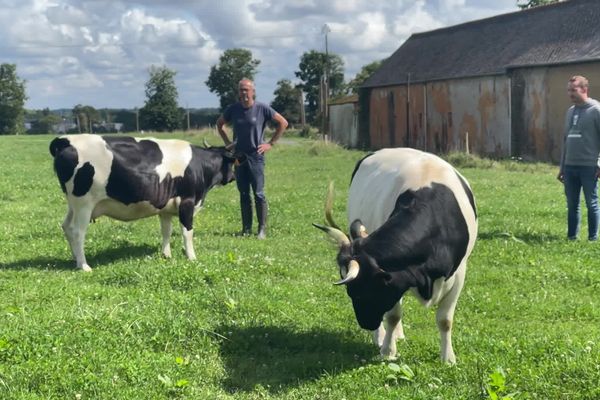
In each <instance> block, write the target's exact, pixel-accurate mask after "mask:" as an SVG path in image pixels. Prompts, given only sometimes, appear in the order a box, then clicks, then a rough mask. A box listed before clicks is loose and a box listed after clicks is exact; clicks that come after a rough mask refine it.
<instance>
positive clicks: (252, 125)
mask: <svg viewBox="0 0 600 400" xmlns="http://www.w3.org/2000/svg"><path fill="white" fill-rule="evenodd" d="M275 113H276V111H275V110H273V109H272V108H271V107H269V106H268V105H266V104H264V103H260V102H258V101H255V102H254V104H253V105H252V106H251V107H250V108H244V107H243V106H242V104H241V103H235V104H232V105H230V106H229V107H227V109H225V112H224V113H223V118H224V119H225V121H227V122H228V123H230V124H231V125H232V127H233V141H234V142H236V145H235V149H236V150H237V151H241V152H242V153H246V154H253V153H256V149H257V148H258V146H259V145H260V144H262V143H263V141H264V136H265V127H266V125H267V122H268V121H271V120H272V119H273V117H274V116H275Z"/></svg>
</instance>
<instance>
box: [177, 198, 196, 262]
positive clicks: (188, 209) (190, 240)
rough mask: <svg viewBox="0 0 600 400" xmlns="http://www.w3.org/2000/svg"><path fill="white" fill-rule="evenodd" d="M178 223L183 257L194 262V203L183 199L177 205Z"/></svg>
mask: <svg viewBox="0 0 600 400" xmlns="http://www.w3.org/2000/svg"><path fill="white" fill-rule="evenodd" d="M179 222H180V223H181V235H182V236H183V247H184V249H185V255H186V256H187V258H188V259H189V260H195V259H196V252H195V251H194V201H193V200H192V199H185V200H183V201H182V202H181V204H179Z"/></svg>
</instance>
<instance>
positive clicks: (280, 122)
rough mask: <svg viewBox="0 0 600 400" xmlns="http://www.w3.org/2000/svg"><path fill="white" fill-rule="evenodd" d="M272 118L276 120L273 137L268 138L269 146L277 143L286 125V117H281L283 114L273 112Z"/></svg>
mask: <svg viewBox="0 0 600 400" xmlns="http://www.w3.org/2000/svg"><path fill="white" fill-rule="evenodd" d="M273 120H275V121H277V129H275V133H274V134H273V137H272V138H271V140H269V144H270V145H271V146H273V145H274V144H275V143H277V141H278V140H279V138H280V137H281V135H283V131H285V130H286V128H287V127H288V122H287V119H285V118H283V115H281V114H279V113H275V115H274V116H273Z"/></svg>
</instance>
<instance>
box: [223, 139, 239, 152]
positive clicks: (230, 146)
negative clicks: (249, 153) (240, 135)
mask: <svg viewBox="0 0 600 400" xmlns="http://www.w3.org/2000/svg"><path fill="white" fill-rule="evenodd" d="M236 144H237V140H236V141H235V142H231V143H229V144H228V145H227V146H225V150H228V151H234V150H235V145H236Z"/></svg>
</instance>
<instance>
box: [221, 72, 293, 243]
mask: <svg viewBox="0 0 600 400" xmlns="http://www.w3.org/2000/svg"><path fill="white" fill-rule="evenodd" d="M238 89H239V98H240V101H239V102H237V103H235V104H232V105H230V106H229V107H227V108H226V109H225V112H224V113H223V115H221V116H220V117H219V119H218V120H217V129H218V131H219V135H221V138H223V141H224V142H225V145H226V146H229V145H230V144H231V143H232V142H231V141H230V140H229V137H228V136H227V132H225V130H224V129H223V127H224V125H225V124H229V125H231V126H232V127H233V143H235V150H236V152H241V153H244V154H245V155H246V159H247V161H245V162H244V163H242V164H241V165H238V166H237V167H236V169H235V179H236V183H237V188H238V190H239V192H240V206H241V211H242V235H249V234H250V233H251V232H252V202H251V198H250V188H252V191H253V192H254V204H255V205H256V218H257V219H258V238H259V239H265V238H266V237H267V236H266V235H267V231H266V228H267V211H268V206H267V199H266V197H265V193H264V186H265V174H264V172H265V153H266V152H267V151H269V150H271V147H273V146H274V145H275V143H276V142H277V140H279V138H280V137H281V135H282V134H283V131H284V130H285V128H287V126H288V122H287V121H286V119H285V118H283V116H282V115H281V114H279V113H278V112H277V111H275V110H273V109H272V108H271V107H270V106H268V105H267V104H264V103H261V102H258V101H255V100H254V96H255V94H254V82H252V81H251V80H250V79H247V78H244V79H242V80H241V81H240V82H239V83H238ZM269 121H275V122H276V123H277V128H276V130H275V133H274V134H273V137H272V138H271V140H269V141H268V142H265V127H266V125H267V122H269Z"/></svg>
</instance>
